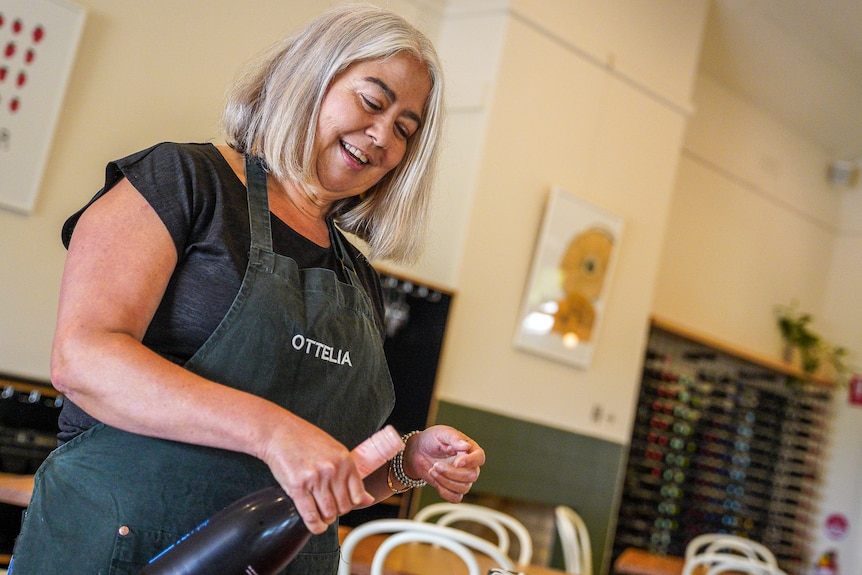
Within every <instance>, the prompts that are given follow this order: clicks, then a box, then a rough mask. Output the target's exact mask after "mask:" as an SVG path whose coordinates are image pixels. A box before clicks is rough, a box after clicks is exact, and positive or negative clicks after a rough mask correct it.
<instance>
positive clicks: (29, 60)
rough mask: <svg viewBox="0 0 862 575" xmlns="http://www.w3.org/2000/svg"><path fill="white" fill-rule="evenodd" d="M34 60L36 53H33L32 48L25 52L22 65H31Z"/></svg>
mask: <svg viewBox="0 0 862 575" xmlns="http://www.w3.org/2000/svg"><path fill="white" fill-rule="evenodd" d="M35 59H36V52H34V51H33V49H32V48H31V49H30V50H27V53H26V54H25V55H24V63H25V64H32V63H33V60H35Z"/></svg>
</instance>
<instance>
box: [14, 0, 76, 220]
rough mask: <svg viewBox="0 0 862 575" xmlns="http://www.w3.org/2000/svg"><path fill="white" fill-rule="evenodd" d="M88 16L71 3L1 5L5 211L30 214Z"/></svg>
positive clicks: (19, 0)
mask: <svg viewBox="0 0 862 575" xmlns="http://www.w3.org/2000/svg"><path fill="white" fill-rule="evenodd" d="M85 16H86V11H85V10H84V8H82V7H81V6H78V5H76V4H73V3H71V2H68V1H66V0H0V174H3V177H2V178H0V207H2V208H6V209H8V210H11V211H14V212H18V213H22V214H30V213H31V212H32V211H33V209H34V206H35V204H36V196H37V195H38V192H39V188H40V186H41V182H42V176H43V172H44V170H45V166H46V164H47V161H48V155H49V152H50V149H51V143H52V140H53V137H54V132H55V130H56V127H57V123H58V120H59V116H60V111H61V109H62V103H63V97H64V95H65V92H66V86H67V84H68V82H69V78H70V76H71V73H72V66H73V63H74V60H75V53H76V51H77V48H78V44H79V42H80V38H81V35H82V31H83V28H84V20H85Z"/></svg>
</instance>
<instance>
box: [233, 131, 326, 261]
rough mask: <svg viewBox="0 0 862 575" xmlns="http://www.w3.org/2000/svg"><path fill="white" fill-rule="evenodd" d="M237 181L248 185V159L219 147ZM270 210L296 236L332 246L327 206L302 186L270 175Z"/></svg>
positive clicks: (268, 184) (268, 189)
mask: <svg viewBox="0 0 862 575" xmlns="http://www.w3.org/2000/svg"><path fill="white" fill-rule="evenodd" d="M217 149H218V150H219V152H221V154H222V156H224V158H225V161H227V163H228V165H230V167H231V169H232V170H233V171H234V173H235V174H236V176H237V178H239V180H240V181H241V182H242V183H243V184H244V185H247V181H246V178H245V158H244V157H243V155H242V154H240V153H239V152H237V151H236V150H234V149H233V148H231V147H229V146H217ZM266 188H267V196H268V198H269V211H270V212H272V213H273V214H274V215H275V217H277V218H278V219H280V220H281V221H282V222H284V223H285V224H287V225H288V226H290V227H291V228H292V229H293V230H294V231H295V232H296V233H298V234H300V235H302V236H304V237H306V238H308V239H309V240H311V241H312V242H314V243H316V244H317V245H319V246H322V247H329V228H328V227H327V225H326V218H325V217H324V213H325V209H326V208H325V207H324V206H319V205H317V204H316V203H315V202H314V201H313V198H311V197H309V196H308V195H307V194H306V193H305V192H304V191H303V189H302V188H301V187H300V186H297V185H292V184H288V185H285V183H283V182H280V181H279V180H277V179H276V178H275V176H273V175H272V174H267V176H266Z"/></svg>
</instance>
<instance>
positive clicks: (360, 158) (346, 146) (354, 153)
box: [341, 140, 368, 164]
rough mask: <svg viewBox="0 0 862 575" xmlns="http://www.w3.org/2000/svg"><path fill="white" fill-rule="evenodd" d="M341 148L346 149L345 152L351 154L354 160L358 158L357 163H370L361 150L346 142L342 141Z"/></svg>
mask: <svg viewBox="0 0 862 575" xmlns="http://www.w3.org/2000/svg"><path fill="white" fill-rule="evenodd" d="M341 147H342V148H344V149H345V150H347V153H348V154H350V155H351V156H353V157H354V158H356V159H357V161H359V163H361V164H367V163H368V157H367V156H366V155H365V154H363V153H362V152H361V151H360V150H359V148H355V147H353V146H351V145H350V144H348V143H347V142H345V141H344V140H342V141H341Z"/></svg>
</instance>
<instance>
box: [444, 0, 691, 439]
mask: <svg viewBox="0 0 862 575" xmlns="http://www.w3.org/2000/svg"><path fill="white" fill-rule="evenodd" d="M648 4H649V6H653V7H655V6H656V5H655V3H648ZM623 5H625V7H626V8H628V7H631V8H632V12H631V13H629V12H628V11H627V10H625V9H623V8H622V6H623ZM646 6H647V3H637V2H636V3H624V2H604V3H596V2H580V3H577V2H575V3H573V2H564V1H556V2H542V3H536V2H513V3H512V5H511V6H510V7H505V8H504V11H505V17H506V19H507V25H506V28H505V40H504V42H503V52H502V57H501V59H500V61H499V64H498V65H499V72H498V77H497V80H496V82H495V84H494V86H493V92H492V93H491V95H490V97H489V101H488V103H487V119H486V121H485V126H486V127H485V132H484V135H483V136H482V138H483V141H484V147H483V148H482V152H481V158H480V164H479V167H478V175H477V181H476V187H475V190H474V191H473V194H474V199H473V202H474V207H473V209H472V211H471V212H470V213H469V221H468V225H467V231H466V237H465V241H464V243H463V244H462V246H461V250H462V251H461V264H460V266H459V269H458V278H457V282H456V286H457V292H456V297H455V299H454V306H453V311H452V314H451V320H450V324H449V326H450V328H449V330H448V332H447V340H446V344H445V349H444V360H443V364H442V367H441V373H440V376H439V383H438V392H437V394H438V397H439V398H440V399H444V400H447V401H451V402H455V403H460V404H464V405H469V406H473V407H476V408H478V409H484V410H488V411H493V412H496V413H501V414H504V415H510V416H513V417H517V418H521V419H526V420H530V421H535V422H539V423H543V424H546V425H550V426H552V427H557V428H560V429H564V430H568V431H573V432H578V433H582V434H586V435H591V436H594V437H598V438H601V439H606V440H609V441H615V442H618V443H627V442H628V438H629V435H630V429H631V427H630V426H631V421H632V412H633V407H634V402H635V395H636V393H637V389H638V382H639V377H638V371H639V368H640V360H641V357H642V351H643V346H644V337H645V331H646V326H647V323H648V316H649V313H650V306H651V300H652V293H653V286H654V284H655V281H656V273H657V268H658V261H659V256H660V250H661V244H662V237H663V234H664V228H665V221H666V218H667V213H668V209H669V202H670V194H671V191H672V189H673V177H674V173H675V171H676V164H677V162H678V156H679V154H678V150H679V147H680V143H681V141H682V133H683V130H684V128H685V122H686V119H687V111H688V109H689V101H688V97H687V95H688V93H689V89H690V86H691V84H692V82H693V77H694V76H693V75H694V70H695V63H696V60H697V53H698V49H699V38H700V36H699V33H698V32H697V31H699V30H701V29H702V25H703V19H704V15H705V7H706V3H705V2H699V3H698V2H687V1H683V2H668V3H662V5H661V7H660V10H658V8H657V12H656V13H655V14H651V15H650V17H643V16H644V14H643V13H642V11H643V9H644V7H646ZM646 12H648V10H647V11H646ZM616 14H626V16H625V17H624V18H622V19H620V18H616V17H615V15H616ZM489 17H490V15H489ZM587 22H593V23H599V24H597V26H599V27H600V28H601V29H602V33H601V34H599V33H596V32H595V31H594V30H593V29H591V28H590V26H589V25H588V24H586V23H587ZM584 29H589V30H590V33H589V34H588V35H587V36H586V38H585V41H583V42H582V40H584V39H583V38H582V37H581V36H579V35H578V32H580V31H582V30H584ZM651 36H653V37H662V38H663V42H662V43H660V45H659V46H655V45H653V44H647V45H644V44H639V43H638V42H636V41H634V39H636V38H643V37H651ZM669 44H673V47H672V48H671V47H670V46H669ZM450 48H451V47H450ZM652 49H655V51H654V52H653V51H651V50H652ZM671 54H673V55H674V56H673V57H670V55H671ZM667 95H673V98H670V97H668V96H667ZM553 185H559V186H562V187H563V188H565V189H568V190H569V191H571V192H573V193H575V194H576V195H578V196H579V197H581V198H583V199H585V200H587V201H590V202H593V203H595V204H596V205H598V206H600V207H602V208H604V209H606V210H608V211H609V212H611V213H613V214H616V215H618V216H620V217H621V218H622V219H623V220H624V222H625V229H624V231H623V234H622V241H621V244H620V247H619V250H620V251H619V260H618V265H617V268H616V270H615V273H614V278H613V283H612V285H611V287H610V293H609V295H608V305H607V308H606V313H605V315H604V317H603V318H602V322H603V323H602V327H601V331H600V333H599V338H598V341H597V342H596V353H595V355H594V357H593V363H592V365H591V366H590V368H589V369H578V368H574V367H572V366H569V365H565V364H561V363H557V362H553V361H549V360H547V359H543V358H541V357H538V356H535V355H532V354H528V353H524V352H522V351H518V350H516V349H515V348H514V347H513V345H512V338H513V335H514V333H515V329H516V320H517V316H518V308H519V306H520V302H521V298H522V294H523V290H524V287H525V279H526V277H527V274H528V270H529V267H530V262H531V259H532V255H533V249H534V245H535V241H536V236H537V233H538V230H539V228H540V224H541V218H542V214H543V210H544V206H545V201H546V199H547V196H548V193H549V191H550V188H551V186H553Z"/></svg>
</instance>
